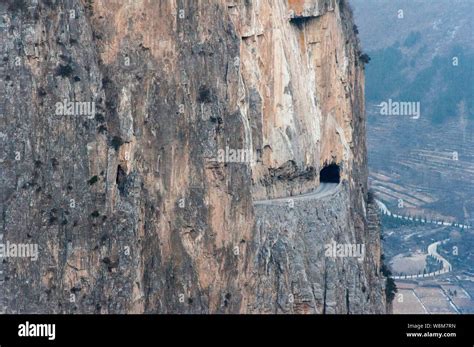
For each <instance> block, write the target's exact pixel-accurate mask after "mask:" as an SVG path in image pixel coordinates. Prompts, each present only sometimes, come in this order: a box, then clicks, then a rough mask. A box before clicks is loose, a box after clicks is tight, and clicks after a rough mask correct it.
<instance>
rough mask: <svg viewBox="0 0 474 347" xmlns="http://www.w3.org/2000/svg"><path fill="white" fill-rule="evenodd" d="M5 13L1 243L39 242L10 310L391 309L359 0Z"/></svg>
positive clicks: (41, 4)
mask: <svg viewBox="0 0 474 347" xmlns="http://www.w3.org/2000/svg"><path fill="white" fill-rule="evenodd" d="M0 12H1V13H2V23H1V30H2V45H1V47H2V50H3V51H2V63H3V64H2V67H3V68H2V70H1V71H2V79H1V83H2V91H4V92H3V93H2V94H3V95H2V106H3V108H2V113H1V118H0V131H1V133H0V135H2V136H1V138H0V141H1V143H2V151H1V153H0V166H1V172H0V179H1V192H2V194H1V196H0V199H1V209H2V210H1V212H2V220H1V222H2V230H3V235H4V236H3V240H4V242H6V241H8V242H10V243H12V244H37V245H38V247H39V254H38V259H37V260H36V261H33V260H32V259H31V257H30V258H28V257H13V256H10V257H7V258H5V259H4V261H3V270H4V276H5V277H4V282H3V283H2V284H1V285H0V289H1V290H2V291H3V297H4V309H5V310H6V311H7V312H13V313H16V312H21V313H27V312H44V313H73V312H86V313H125V312H127V313H143V312H146V313H154V312H159V313H275V312H278V313H280V312H286V313H290V312H295V313H347V312H350V313H375V312H384V311H385V303H384V295H383V290H382V284H383V278H382V277H381V275H380V273H379V267H380V264H379V261H380V242H379V236H378V233H377V232H376V231H375V233H374V232H373V230H372V231H371V230H369V228H368V222H369V216H368V215H367V212H366V205H367V202H366V196H367V168H366V149H365V116H364V106H363V105H364V103H363V99H364V95H363V82H364V80H363V79H364V73H363V66H362V65H361V64H360V63H359V61H358V57H359V55H360V52H359V46H358V41H357V38H356V37H355V35H354V34H353V23H352V17H351V12H350V9H349V8H348V7H347V4H346V3H345V1H335V0H288V1H286V0H279V1H273V0H272V1H270V0H260V1H247V0H245V1H244V0H242V1H230V0H228V1H224V0H207V1H204V0H203V1H183V0H169V1H149V0H136V1H125V0H94V1H86V0H64V1H55V0H43V1H37V0H29V1H26V0H25V1H13V0H11V1H10V0H9V1H6V2H5V1H4V2H2V3H1V4H0ZM330 164H336V165H338V167H339V168H340V169H341V179H342V183H341V184H340V185H339V186H337V188H335V190H334V192H330V194H329V193H328V194H323V195H314V196H312V195H310V196H309V197H307V198H300V197H298V196H299V195H301V194H306V193H309V192H311V191H313V190H314V189H316V188H317V187H318V186H319V185H320V171H321V169H323V167H325V166H327V165H330ZM278 198H283V199H288V200H283V203H282V200H278ZM332 242H335V243H338V244H341V243H342V244H358V245H364V246H365V248H364V249H365V254H364V257H363V258H362V259H361V260H358V259H356V258H355V257H350V256H349V257H347V256H346V257H337V256H336V257H331V256H328V255H327V254H325V253H326V252H325V246H326V245H328V244H332Z"/></svg>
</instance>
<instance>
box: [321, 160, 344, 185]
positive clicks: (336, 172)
mask: <svg viewBox="0 0 474 347" xmlns="http://www.w3.org/2000/svg"><path fill="white" fill-rule="evenodd" d="M319 181H320V182H321V183H339V182H341V168H340V167H339V165H337V164H330V165H328V166H325V167H324V168H323V169H322V170H321V172H320V174H319Z"/></svg>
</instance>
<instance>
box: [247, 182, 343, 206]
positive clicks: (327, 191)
mask: <svg viewBox="0 0 474 347" xmlns="http://www.w3.org/2000/svg"><path fill="white" fill-rule="evenodd" d="M340 187H341V185H340V184H338V183H321V184H320V185H319V187H318V188H316V190H315V191H313V192H310V193H305V194H301V195H295V196H288V197H285V198H275V199H268V200H255V201H254V202H253V203H254V205H272V204H275V203H288V202H289V201H300V200H319V199H323V198H325V197H328V196H331V195H334V194H336V193H337V192H339V191H340Z"/></svg>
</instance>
